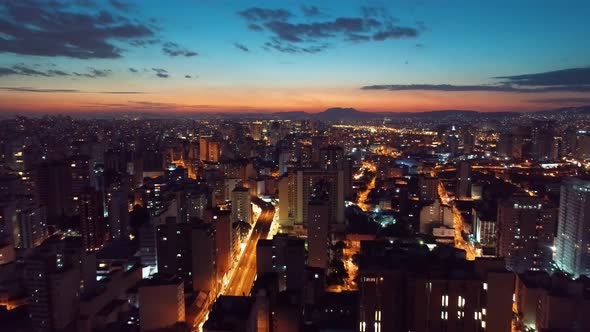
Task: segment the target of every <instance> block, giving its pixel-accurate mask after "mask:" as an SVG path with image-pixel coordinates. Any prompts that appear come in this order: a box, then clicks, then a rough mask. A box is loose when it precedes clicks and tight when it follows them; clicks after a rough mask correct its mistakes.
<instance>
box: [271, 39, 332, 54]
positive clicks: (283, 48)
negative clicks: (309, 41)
mask: <svg viewBox="0 0 590 332" xmlns="http://www.w3.org/2000/svg"><path fill="white" fill-rule="evenodd" d="M329 47H330V45H328V44H322V45H311V46H305V47H303V46H297V45H294V44H285V43H281V42H279V41H277V40H273V41H270V42H266V43H265V44H264V46H263V48H264V49H265V50H274V51H278V52H281V53H290V54H297V53H308V54H314V53H319V52H321V51H324V50H326V49H327V48H329Z"/></svg>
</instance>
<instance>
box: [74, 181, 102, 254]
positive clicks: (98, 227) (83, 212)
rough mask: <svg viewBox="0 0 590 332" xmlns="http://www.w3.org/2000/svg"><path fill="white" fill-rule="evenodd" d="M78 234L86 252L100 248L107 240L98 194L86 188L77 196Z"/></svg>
mask: <svg viewBox="0 0 590 332" xmlns="http://www.w3.org/2000/svg"><path fill="white" fill-rule="evenodd" d="M77 201H78V203H77V206H78V207H79V216H80V234H81V235H82V242H83V243H84V248H85V249H86V251H96V250H99V249H100V248H102V246H103V245H104V243H105V241H106V238H107V235H108V234H107V229H106V223H105V220H104V212H103V210H102V204H101V197H100V193H99V192H97V191H95V190H94V189H92V188H90V187H88V188H86V190H85V191H84V192H83V193H81V194H80V195H79V196H78V199H77Z"/></svg>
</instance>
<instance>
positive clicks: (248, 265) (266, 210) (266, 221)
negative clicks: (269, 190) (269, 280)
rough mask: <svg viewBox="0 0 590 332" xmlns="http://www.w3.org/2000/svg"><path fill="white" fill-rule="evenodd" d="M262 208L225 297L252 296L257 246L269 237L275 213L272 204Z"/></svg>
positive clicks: (224, 293)
mask: <svg viewBox="0 0 590 332" xmlns="http://www.w3.org/2000/svg"><path fill="white" fill-rule="evenodd" d="M260 207H261V208H262V212H261V213H260V217H259V218H258V220H257V221H256V225H255V226H254V229H253V230H252V235H250V240H249V241H248V243H247V244H246V248H245V249H244V252H243V253H242V257H241V259H240V261H239V263H238V266H237V270H236V271H234V273H233V275H232V276H231V279H230V281H229V284H228V285H227V287H226V288H225V291H224V292H223V295H234V296H241V295H249V294H250V289H251V288H252V284H254V279H255V278H256V244H257V243H258V240H259V239H266V238H267V237H268V233H269V232H270V225H271V224H272V219H273V217H274V213H275V212H274V208H273V207H272V205H271V204H268V205H264V206H260Z"/></svg>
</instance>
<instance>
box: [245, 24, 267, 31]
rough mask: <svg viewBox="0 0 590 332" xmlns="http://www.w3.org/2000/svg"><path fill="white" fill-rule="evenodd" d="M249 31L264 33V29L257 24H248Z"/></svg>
mask: <svg viewBox="0 0 590 332" xmlns="http://www.w3.org/2000/svg"><path fill="white" fill-rule="evenodd" d="M248 29H250V30H252V31H263V30H264V28H262V27H261V26H260V25H258V24H256V23H250V24H248Z"/></svg>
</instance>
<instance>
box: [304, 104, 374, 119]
mask: <svg viewBox="0 0 590 332" xmlns="http://www.w3.org/2000/svg"><path fill="white" fill-rule="evenodd" d="M380 117H383V115H382V114H379V113H370V112H361V111H358V110H356V109H354V108H341V107H335V108H328V109H327V110H325V111H323V112H320V113H316V114H313V118H314V119H317V120H322V121H339V120H371V119H376V118H380Z"/></svg>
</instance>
